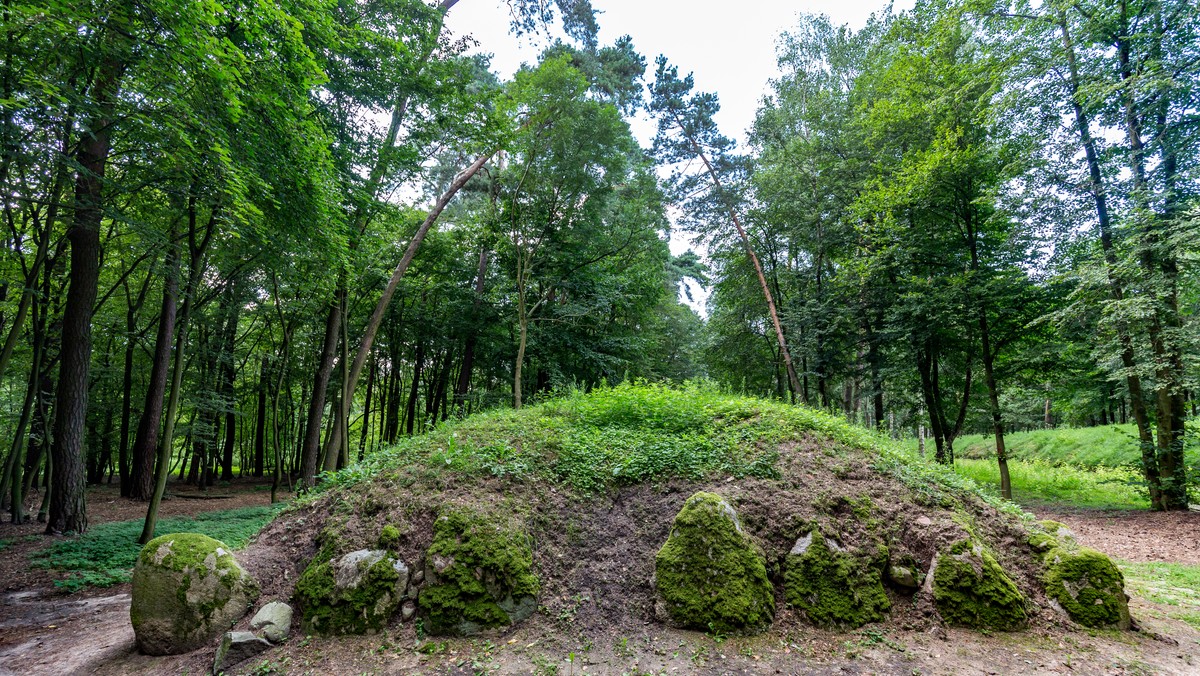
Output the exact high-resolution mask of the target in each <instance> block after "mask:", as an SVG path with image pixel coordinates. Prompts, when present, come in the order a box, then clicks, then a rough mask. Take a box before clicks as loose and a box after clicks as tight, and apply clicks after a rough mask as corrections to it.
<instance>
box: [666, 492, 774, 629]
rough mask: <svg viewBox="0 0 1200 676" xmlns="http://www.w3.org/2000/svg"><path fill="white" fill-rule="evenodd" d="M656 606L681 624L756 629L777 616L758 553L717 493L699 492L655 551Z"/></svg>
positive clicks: (686, 625) (712, 627)
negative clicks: (664, 541)
mask: <svg viewBox="0 0 1200 676" xmlns="http://www.w3.org/2000/svg"><path fill="white" fill-rule="evenodd" d="M654 586H655V590H656V592H657V594H658V603H657V606H656V612H657V613H658V614H659V615H660V617H661V618H662V619H663V620H665V621H667V622H670V623H671V624H674V625H676V626H680V627H686V628H693V629H700V630H703V631H713V632H718V633H754V632H758V631H762V630H764V629H766V628H767V627H768V626H769V625H770V624H771V621H772V620H773V619H774V616H775V593H774V589H773V588H772V587H771V581H770V580H769V579H768V578H767V568H766V564H765V562H764V559H763V555H762V553H761V552H760V551H759V549H758V547H757V546H756V545H755V544H754V542H753V541H752V540H751V539H750V536H749V535H747V534H746V532H745V531H744V530H743V529H742V525H741V523H740V522H739V521H738V517H737V512H735V511H734V509H733V507H731V506H730V505H729V503H728V502H726V501H725V500H724V499H723V498H721V496H719V495H716V494H714V493H705V492H699V493H696V494H695V495H693V496H692V497H690V498H688V499H687V501H686V502H685V503H684V504H683V509H681V510H679V514H678V515H676V517H675V522H674V524H673V525H672V527H671V534H670V536H668V537H667V541H666V543H664V544H663V546H662V549H660V550H659V552H658V555H657V556H655V557H654Z"/></svg>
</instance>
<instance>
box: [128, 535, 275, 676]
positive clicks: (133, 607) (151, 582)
mask: <svg viewBox="0 0 1200 676" xmlns="http://www.w3.org/2000/svg"><path fill="white" fill-rule="evenodd" d="M257 596H258V585H257V584H255V582H254V580H253V578H251V577H250V576H249V575H247V574H246V572H245V571H244V570H242V568H241V566H239V565H238V563H237V560H236V559H235V558H234V556H233V553H232V551H231V550H230V548H229V547H228V546H227V545H225V544H224V543H222V542H220V541H219V540H214V539H213V538H210V537H208V536H206V535H201V534H199V533H172V534H169V535H163V536H161V537H158V538H155V539H153V540H151V541H150V542H148V543H147V544H146V545H145V546H144V547H143V548H142V550H141V552H139V553H138V558H137V562H136V564H135V566H134V571H133V592H132V600H131V603H130V608H129V619H130V622H131V623H132V625H133V629H134V633H135V635H136V637H137V642H138V647H139V648H141V650H142V651H143V652H145V653H147V654H151V655H167V654H179V653H183V652H189V651H191V650H195V649H196V648H198V647H200V646H201V645H204V644H205V643H207V642H208V641H210V640H212V639H213V638H215V637H216V636H218V635H220V634H221V633H222V632H224V631H225V630H226V629H228V628H229V627H230V625H232V624H233V623H234V622H235V621H237V619H238V618H239V617H241V616H242V615H243V614H245V612H246V610H247V609H248V608H249V605H250V603H251V602H252V601H253V600H254V599H255V598H256V597H257Z"/></svg>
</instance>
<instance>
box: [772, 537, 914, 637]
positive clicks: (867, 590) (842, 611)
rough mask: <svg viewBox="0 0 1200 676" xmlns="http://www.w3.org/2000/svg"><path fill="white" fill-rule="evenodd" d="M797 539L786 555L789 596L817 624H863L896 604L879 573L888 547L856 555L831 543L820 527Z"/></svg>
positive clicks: (883, 615)
mask: <svg viewBox="0 0 1200 676" xmlns="http://www.w3.org/2000/svg"><path fill="white" fill-rule="evenodd" d="M796 545H797V546H796V547H795V548H793V550H792V553H790V554H789V555H788V557H787V567H786V569H785V572H784V576H783V590H784V597H785V598H786V599H787V601H788V603H790V604H792V605H793V606H796V607H797V608H800V609H802V610H803V611H804V613H805V615H807V616H808V619H809V621H811V622H812V623H813V624H817V625H820V626H825V627H848V628H855V627H861V626H862V625H864V624H867V623H868V622H877V621H879V620H882V619H883V618H884V617H885V615H886V613H887V611H888V610H890V609H891V607H892V603H891V601H890V600H889V599H888V596H887V592H886V591H884V588H883V581H882V579H881V573H880V571H881V569H882V566H883V564H884V563H886V561H887V555H886V550H883V551H882V552H879V553H877V554H876V556H874V557H864V556H855V555H854V554H851V553H849V552H846V551H841V550H840V549H835V548H832V547H830V545H829V543H828V542H827V541H826V540H825V537H824V536H823V535H822V534H821V532H820V531H817V530H814V531H813V532H812V533H810V534H809V535H808V536H806V537H805V538H803V539H801V540H800V541H799V542H797V543H796Z"/></svg>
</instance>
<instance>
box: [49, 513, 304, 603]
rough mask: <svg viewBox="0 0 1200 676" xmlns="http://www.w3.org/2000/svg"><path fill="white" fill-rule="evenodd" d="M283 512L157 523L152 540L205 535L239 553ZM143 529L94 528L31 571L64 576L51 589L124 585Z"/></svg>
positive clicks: (138, 524)
mask: <svg viewBox="0 0 1200 676" xmlns="http://www.w3.org/2000/svg"><path fill="white" fill-rule="evenodd" d="M281 508H282V504H280V505H276V506H273V507H268V506H261V507H243V508H241V509H227V510H223V511H219V512H208V513H206V514H199V515H197V516H195V517H174V518H170V519H161V520H160V521H159V522H158V524H157V526H158V527H157V528H156V529H155V531H154V534H155V535H156V536H158V535H166V534H167V533H184V532H187V533H203V534H204V535H207V536H209V537H212V538H216V539H217V540H220V541H221V542H224V543H225V544H227V545H229V546H230V547H233V548H234V549H241V548H242V547H245V546H246V544H247V543H248V542H249V541H250V538H251V537H253V536H254V534H255V533H257V532H258V531H259V529H261V528H262V527H263V526H264V525H265V524H266V523H267V522H268V521H270V520H271V519H272V518H273V517H274V516H275V515H276V514H277V513H278V512H279V510H280V509H281ZM142 524H143V522H142V520H141V519H134V520H131V521H116V522H113V523H102V524H99V525H96V526H93V527H92V528H90V529H89V530H88V532H87V534H86V535H83V536H80V537H70V538H65V539H63V540H61V541H59V542H55V543H54V544H52V545H50V546H49V547H47V548H45V549H42V550H40V551H38V552H35V553H34V554H33V556H32V557H31V558H32V559H33V564H32V565H34V566H35V567H38V568H48V569H52V570H55V571H59V572H62V573H64V574H65V577H64V578H63V579H61V580H57V581H55V583H54V584H55V585H57V586H59V587H62V588H64V589H67V590H68V591H75V590H78V589H82V588H83V587H88V586H91V587H110V586H112V585H114V584H120V583H122V582H128V581H129V578H130V575H131V574H132V572H133V564H134V561H136V560H137V555H138V552H139V551H141V549H142V546H141V545H139V544H138V543H137V539H138V536H140V535H141V534H142Z"/></svg>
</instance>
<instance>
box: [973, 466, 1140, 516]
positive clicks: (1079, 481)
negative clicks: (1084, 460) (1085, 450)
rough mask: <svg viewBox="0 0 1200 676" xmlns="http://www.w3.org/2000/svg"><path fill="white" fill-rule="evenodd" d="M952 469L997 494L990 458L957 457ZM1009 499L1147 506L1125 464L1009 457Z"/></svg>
mask: <svg viewBox="0 0 1200 676" xmlns="http://www.w3.org/2000/svg"><path fill="white" fill-rule="evenodd" d="M954 469H955V471H956V472H958V473H959V474H960V475H962V476H965V477H969V478H970V479H972V480H973V481H974V482H975V483H976V484H978V485H979V486H981V487H982V488H983V489H984V490H985V491H988V492H990V493H993V494H998V493H999V490H1000V468H999V467H998V466H997V465H996V461H995V460H994V459H987V460H973V459H959V460H957V461H956V462H955V464H954ZM1008 474H1009V478H1010V479H1011V480H1012V487H1013V500H1015V501H1016V502H1018V503H1021V504H1027V503H1030V502H1035V503H1036V502H1052V503H1060V504H1068V505H1071V506H1074V507H1087V508H1096V509H1149V507H1150V501H1149V499H1148V498H1147V497H1146V489H1145V485H1144V484H1143V483H1142V479H1141V476H1140V475H1139V474H1138V472H1137V471H1135V470H1133V469H1131V468H1128V467H1094V468H1090V469H1089V468H1086V467H1075V466H1072V465H1063V464H1054V463H1050V462H1047V461H1045V460H1038V459H1034V460H1027V461H1021V460H1010V461H1009V463H1008Z"/></svg>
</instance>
